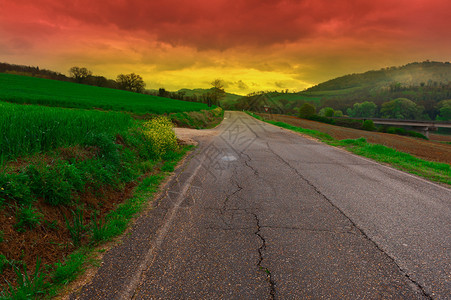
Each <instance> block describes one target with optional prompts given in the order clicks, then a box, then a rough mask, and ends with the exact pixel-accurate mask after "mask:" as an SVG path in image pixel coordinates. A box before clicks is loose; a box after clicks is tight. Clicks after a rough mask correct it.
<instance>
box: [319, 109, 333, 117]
mask: <svg viewBox="0 0 451 300" xmlns="http://www.w3.org/2000/svg"><path fill="white" fill-rule="evenodd" d="M334 112H335V111H334V109H333V108H332V107H324V108H321V110H320V111H319V115H320V116H323V117H333V116H334Z"/></svg>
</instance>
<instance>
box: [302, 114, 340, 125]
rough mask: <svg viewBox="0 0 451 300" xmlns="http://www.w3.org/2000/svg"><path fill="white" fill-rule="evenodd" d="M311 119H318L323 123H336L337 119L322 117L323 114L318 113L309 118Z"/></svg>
mask: <svg viewBox="0 0 451 300" xmlns="http://www.w3.org/2000/svg"><path fill="white" fill-rule="evenodd" d="M308 119H309V120H312V121H317V122H321V123H327V124H332V125H334V124H335V120H334V119H331V118H326V117H322V116H318V115H313V116H311V117H309V118H308Z"/></svg>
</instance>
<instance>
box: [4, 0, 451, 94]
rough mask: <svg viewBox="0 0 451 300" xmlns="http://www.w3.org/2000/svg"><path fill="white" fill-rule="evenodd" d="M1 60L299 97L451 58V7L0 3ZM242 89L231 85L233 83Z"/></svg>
mask: <svg viewBox="0 0 451 300" xmlns="http://www.w3.org/2000/svg"><path fill="white" fill-rule="evenodd" d="M0 7H1V10H0V56H1V57H2V59H4V60H5V61H7V62H11V63H21V64H31V65H40V66H42V67H47V68H52V69H55V70H57V71H60V72H67V69H68V68H69V67H71V66H73V65H85V66H87V67H90V68H91V69H93V71H94V72H95V73H98V74H102V75H105V76H109V77H111V78H115V76H116V75H117V74H118V73H121V72H140V73H141V74H142V75H143V76H144V78H145V79H146V81H147V82H148V86H150V87H153V88H158V85H164V86H166V87H168V88H169V87H170V88H172V89H177V88H181V87H184V86H189V87H196V86H197V87H202V86H203V87H205V86H208V84H209V82H210V81H211V80H210V79H208V77H210V78H211V77H223V78H224V79H225V80H226V81H228V82H231V83H234V82H235V83H237V84H231V86H230V88H231V89H235V91H236V92H240V93H245V92H247V91H253V90H256V89H280V88H278V86H283V87H286V88H290V89H297V90H299V89H302V88H304V87H307V86H309V85H311V84H316V83H318V82H320V81H323V80H327V79H330V78H332V77H335V76H339V75H343V74H345V73H353V72H360V71H365V70H368V69H374V68H380V67H384V66H388V65H400V64H404V63H408V62H411V61H419V60H425V59H431V60H442V61H444V60H446V61H448V60H450V54H449V53H451V34H450V32H449V30H448V28H450V27H451V2H449V1H448V0H400V1H392V0H380V1H362V0H341V1H326V0H264V1H263V0H238V1H226V0H192V1H181V0H152V1H147V0H112V1H103V0H98V1H92V0H78V1H69V2H68V1H59V0H35V1H28V0H15V1H7V0H0ZM240 81H241V82H243V83H244V84H238V82H240Z"/></svg>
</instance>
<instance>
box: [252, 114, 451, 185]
mask: <svg viewBox="0 0 451 300" xmlns="http://www.w3.org/2000/svg"><path fill="white" fill-rule="evenodd" d="M248 114H249V115H251V116H253V117H255V118H257V119H260V120H262V121H265V122H267V123H270V124H273V125H276V126H279V127H283V128H286V129H289V130H293V131H296V132H300V133H304V134H307V135H309V136H312V137H315V138H317V139H319V140H320V141H322V142H325V143H327V144H329V145H332V146H338V147H343V148H345V149H347V150H348V151H350V152H352V153H355V154H357V155H361V156H364V157H368V158H370V159H373V160H375V161H378V162H381V163H386V164H389V165H391V166H393V167H395V168H397V169H400V170H403V171H406V172H409V173H411V174H415V175H418V176H421V177H424V178H427V179H429V180H433V181H436V182H441V183H446V184H449V185H451V166H450V165H449V164H446V163H439V162H432V161H427V160H424V159H420V158H417V157H415V156H413V155H411V154H408V153H405V152H401V151H397V150H395V149H392V148H389V147H386V146H384V145H379V144H371V143H368V142H367V141H366V139H364V138H360V139H345V140H335V139H334V138H332V137H331V136H330V135H328V134H325V133H323V132H320V131H317V130H310V129H304V128H301V127H296V126H292V125H289V124H286V123H283V122H274V121H267V120H263V119H262V118H261V117H259V116H257V115H255V114H253V113H248Z"/></svg>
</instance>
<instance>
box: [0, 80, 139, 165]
mask: <svg viewBox="0 0 451 300" xmlns="http://www.w3.org/2000/svg"><path fill="white" fill-rule="evenodd" d="M0 75H1V74H0ZM133 122H134V121H133V119H132V118H131V117H130V116H129V115H127V114H123V113H118V112H101V111H94V110H93V111H87V110H72V109H63V108H53V107H45V106H38V105H18V104H12V103H6V102H0V153H1V155H0V159H1V160H3V161H5V160H10V159H12V158H14V157H17V156H23V155H29V154H34V153H37V152H45V151H49V150H52V149H56V148H58V147H66V146H74V145H77V144H81V145H85V144H87V143H89V141H90V139H92V137H93V136H95V135H98V134H100V133H103V134H108V135H112V134H115V133H120V132H122V131H124V130H127V129H128V128H129V127H131V126H132V125H133Z"/></svg>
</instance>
